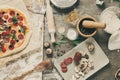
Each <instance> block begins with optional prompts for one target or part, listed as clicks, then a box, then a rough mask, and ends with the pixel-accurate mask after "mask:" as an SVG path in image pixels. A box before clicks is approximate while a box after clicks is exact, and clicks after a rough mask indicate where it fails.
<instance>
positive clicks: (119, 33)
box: [100, 6, 120, 50]
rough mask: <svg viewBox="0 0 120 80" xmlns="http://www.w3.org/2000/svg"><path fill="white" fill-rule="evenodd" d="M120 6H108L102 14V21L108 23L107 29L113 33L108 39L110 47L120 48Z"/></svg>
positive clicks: (112, 48) (110, 48) (111, 48)
mask: <svg viewBox="0 0 120 80" xmlns="http://www.w3.org/2000/svg"><path fill="white" fill-rule="evenodd" d="M119 14H120V8H118V7H115V6H112V7H108V8H106V9H105V10H104V11H103V12H102V13H101V16H100V21H101V22H104V23H106V28H105V31H106V32H107V33H109V34H111V36H110V38H109V40H108V49H109V50H116V49H120V19H119V18H118V15H119Z"/></svg>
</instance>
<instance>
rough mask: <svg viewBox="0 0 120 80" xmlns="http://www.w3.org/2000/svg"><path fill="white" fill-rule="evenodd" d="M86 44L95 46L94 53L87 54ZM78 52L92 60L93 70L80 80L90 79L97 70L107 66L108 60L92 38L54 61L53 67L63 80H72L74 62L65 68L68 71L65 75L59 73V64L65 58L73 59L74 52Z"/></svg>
mask: <svg viewBox="0 0 120 80" xmlns="http://www.w3.org/2000/svg"><path fill="white" fill-rule="evenodd" d="M87 43H93V44H94V45H95V50H94V53H89V51H88V49H87V47H86V46H87ZM79 50H83V51H85V52H86V53H87V54H88V55H89V57H90V60H93V62H94V69H93V70H90V71H89V72H88V73H87V74H86V75H85V77H81V78H80V80H85V79H87V78H88V77H90V76H91V75H93V74H94V73H95V72H97V71H98V70H100V69H101V68H103V67H104V66H105V65H107V64H108V63H109V60H108V58H107V56H106V55H105V53H104V52H103V50H102V49H101V48H100V46H99V45H98V44H97V42H96V41H95V40H94V39H93V38H88V39H87V40H85V41H83V42H81V43H80V44H79V45H78V46H77V47H75V48H73V49H72V50H70V51H69V52H67V53H66V54H65V55H63V56H62V57H60V58H59V59H57V60H56V61H55V63H54V64H55V67H56V68H57V70H58V71H59V73H60V74H61V76H62V77H63V78H64V79H65V80H70V78H72V75H74V74H75V70H74V68H75V65H74V62H72V64H70V65H68V66H67V68H68V71H67V72H66V73H63V72H62V71H61V67H60V64H61V62H63V60H64V59H65V58H68V57H72V58H73V57H74V55H75V52H77V51H79Z"/></svg>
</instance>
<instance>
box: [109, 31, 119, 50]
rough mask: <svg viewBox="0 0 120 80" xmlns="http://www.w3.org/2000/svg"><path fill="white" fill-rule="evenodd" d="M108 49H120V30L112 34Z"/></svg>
mask: <svg viewBox="0 0 120 80" xmlns="http://www.w3.org/2000/svg"><path fill="white" fill-rule="evenodd" d="M108 49H109V50H116V49H120V30H117V31H116V32H115V33H113V34H112V35H111V36H110V38H109V42H108Z"/></svg>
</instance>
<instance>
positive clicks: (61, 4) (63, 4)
mask: <svg viewBox="0 0 120 80" xmlns="http://www.w3.org/2000/svg"><path fill="white" fill-rule="evenodd" d="M51 2H52V3H53V4H54V5H55V6H56V7H58V8H61V9H64V8H68V7H71V6H73V5H74V4H75V3H76V2H77V0H51Z"/></svg>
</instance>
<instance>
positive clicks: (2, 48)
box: [0, 7, 31, 57]
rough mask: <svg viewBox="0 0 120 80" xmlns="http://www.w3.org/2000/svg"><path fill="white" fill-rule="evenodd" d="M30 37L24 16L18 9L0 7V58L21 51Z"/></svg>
mask: <svg viewBox="0 0 120 80" xmlns="http://www.w3.org/2000/svg"><path fill="white" fill-rule="evenodd" d="M30 36H31V29H30V27H29V24H28V20H27V18H26V15H25V14H24V13H23V12H22V11H20V10H19V9H16V8H12V7H0V57H5V56H8V55H11V54H14V53H17V52H19V51H21V50H23V49H24V48H25V47H26V46H27V44H28V42H29V40H30Z"/></svg>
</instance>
